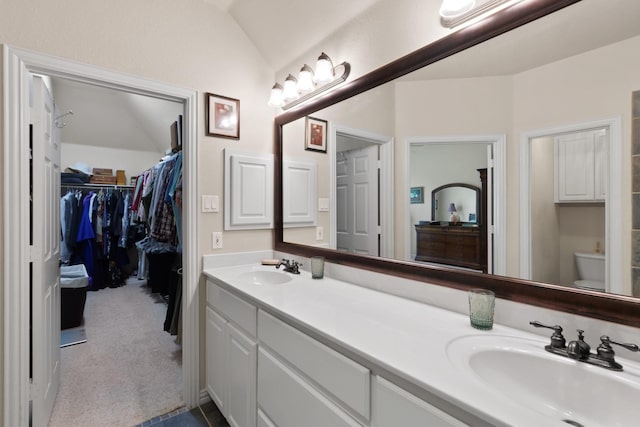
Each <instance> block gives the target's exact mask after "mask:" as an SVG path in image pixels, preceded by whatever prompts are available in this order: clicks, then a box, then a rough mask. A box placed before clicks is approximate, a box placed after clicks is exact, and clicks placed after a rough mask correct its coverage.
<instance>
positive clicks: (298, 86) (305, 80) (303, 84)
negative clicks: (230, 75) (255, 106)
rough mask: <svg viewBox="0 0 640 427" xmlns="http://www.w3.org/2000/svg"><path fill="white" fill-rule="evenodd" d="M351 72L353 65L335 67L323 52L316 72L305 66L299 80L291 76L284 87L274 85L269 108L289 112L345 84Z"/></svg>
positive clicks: (345, 64) (299, 74)
mask: <svg viewBox="0 0 640 427" xmlns="http://www.w3.org/2000/svg"><path fill="white" fill-rule="evenodd" d="M339 72H342V74H339ZM350 72H351V65H350V64H349V63H348V62H343V63H341V64H338V65H336V66H334V65H333V62H332V61H331V58H329V56H328V55H327V54H326V53H324V52H322V54H321V55H320V56H319V57H318V62H317V63H316V68H315V70H314V69H312V68H311V67H310V66H308V65H307V64H304V65H303V66H302V68H300V71H299V72H298V77H297V78H296V77H295V76H293V75H292V74H289V75H288V76H287V78H286V79H285V81H284V85H280V84H279V83H276V84H274V85H273V87H272V88H271V97H270V98H269V106H270V107H280V108H282V109H283V110H288V109H289V108H292V107H294V106H296V105H298V104H301V103H303V102H305V101H307V100H309V99H311V98H313V97H315V96H316V95H318V94H320V93H322V92H325V91H327V90H329V89H331V88H332V87H334V86H336V85H338V84H340V83H342V82H344V81H345V80H347V77H349V73H350Z"/></svg>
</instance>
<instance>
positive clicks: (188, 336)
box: [3, 45, 200, 426]
mask: <svg viewBox="0 0 640 427" xmlns="http://www.w3.org/2000/svg"><path fill="white" fill-rule="evenodd" d="M3 58H4V61H3V63H4V81H3V90H4V104H3V108H4V133H3V138H4V143H3V145H4V165H3V169H4V174H3V191H4V193H3V194H4V198H3V214H4V216H3V218H4V219H3V221H4V223H3V230H4V254H5V261H4V272H3V275H4V277H3V281H4V384H3V396H4V397H3V398H4V417H3V423H4V425H11V426H27V425H28V423H29V378H28V376H29V341H28V340H29V293H28V286H27V284H28V283H29V276H28V265H29V257H28V250H27V245H28V235H29V205H28V200H27V198H26V197H24V195H25V194H28V179H29V175H28V167H27V165H28V158H29V157H28V156H29V153H28V147H29V142H28V132H27V129H28V124H29V116H28V114H26V112H25V111H26V109H27V108H28V105H29V94H28V90H27V88H28V79H29V74H30V73H32V72H36V73H42V74H47V75H52V76H59V77H65V78H69V79H72V80H76V81H81V82H86V83H90V84H94V85H99V86H104V87H110V88H114V89H119V90H124V91H128V92H134V93H139V94H145V95H151V96H155V97H160V98H163V99H169V100H174V101H179V102H183V103H184V108H185V111H184V121H185V122H184V124H185V125H184V131H185V141H186V146H187V147H188V148H187V149H186V150H185V152H184V158H183V167H184V171H183V173H184V176H185V182H186V184H185V192H184V204H183V218H184V220H183V234H184V236H187V237H191V238H186V239H185V242H184V247H183V251H184V252H183V258H184V266H183V272H184V274H183V294H182V295H183V297H182V298H183V300H182V313H183V317H182V320H183V335H182V348H183V352H182V370H183V399H184V401H185V404H186V405H187V406H189V407H192V406H195V405H197V404H198V403H199V401H200V389H199V382H200V372H199V366H200V362H199V356H200V355H199V335H200V333H199V327H200V323H199V306H200V304H199V293H198V282H199V280H198V278H199V270H198V266H199V263H198V262H197V259H196V257H197V253H198V252H197V241H196V240H197V239H196V238H195V236H197V235H198V221H197V219H198V217H197V209H196V207H197V203H196V198H197V194H198V187H197V186H198V180H197V161H196V160H197V159H196V157H197V152H198V145H197V143H198V139H197V104H198V103H197V99H198V95H197V92H195V91H194V90H190V89H183V88H179V87H177V86H172V85H169V84H165V83H161V82H156V81H152V80H147V79H144V78H140V77H136V76H131V75H126V74H123V73H118V72H114V71H109V70H106V69H103V68H99V67H97V66H93V65H88V64H82V63H79V62H74V61H71V60H67V59H62V58H57V57H53V56H49V55H45V54H41V53H37V52H33V51H28V50H23V49H19V48H14V47H12V46H8V45H4V48H3Z"/></svg>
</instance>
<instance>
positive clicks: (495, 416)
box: [204, 264, 625, 427]
mask: <svg viewBox="0 0 640 427" xmlns="http://www.w3.org/2000/svg"><path fill="white" fill-rule="evenodd" d="M251 269H258V270H262V269H264V270H269V271H274V267H268V266H259V265H257V264H251V265H241V266H234V267H224V268H217V269H208V270H204V274H205V275H206V277H207V278H209V279H212V280H213V281H214V282H215V283H218V284H221V285H223V286H226V287H227V288H229V289H231V290H235V291H236V293H237V294H239V295H244V296H248V297H249V298H250V299H252V300H254V301H255V302H256V303H257V304H259V305H260V306H262V307H263V308H265V309H267V310H270V311H271V312H273V313H276V314H280V315H281V316H284V317H285V318H289V319H291V320H293V321H295V322H297V323H299V324H302V325H304V326H305V327H306V328H308V329H310V330H313V331H314V332H315V333H317V334H318V335H320V336H322V337H324V338H325V339H328V340H330V341H332V342H334V343H336V344H337V345H338V346H340V347H343V348H345V349H347V350H349V351H351V352H353V353H355V354H357V355H358V356H360V357H362V358H364V359H366V360H368V361H370V362H371V363H372V364H373V365H375V366H379V367H381V368H383V369H386V370H388V371H389V372H391V373H393V374H394V375H397V376H399V377H401V378H403V379H405V380H406V381H409V382H411V383H413V384H415V385H416V386H418V387H420V388H422V389H424V390H426V391H428V392H430V393H433V394H435V395H437V396H439V397H441V398H443V399H445V400H447V401H450V402H452V403H453V404H454V405H455V406H457V407H459V408H461V409H462V410H464V411H466V412H468V413H470V414H473V415H475V416H477V417H479V418H481V419H484V420H485V421H487V422H488V423H490V424H495V425H505V426H506V425H510V426H513V425H518V426H521V427H524V426H536V427H538V426H541V425H545V426H551V425H558V426H567V425H568V424H566V423H563V422H562V421H560V420H558V422H557V424H555V423H553V424H551V423H550V419H549V418H548V417H546V416H544V415H542V414H541V413H538V412H537V411H533V410H531V409H530V408H528V407H526V406H524V405H522V406H521V405H518V404H517V403H516V402H514V401H513V400H510V399H508V398H506V397H505V396H504V395H503V394H502V393H499V392H494V391H492V390H488V389H487V388H486V386H485V385H484V384H482V383H481V382H480V380H479V379H476V378H474V377H473V375H472V374H471V375H470V374H469V373H463V372H460V371H459V370H458V369H457V368H456V366H454V365H453V364H452V362H451V361H450V359H449V357H448V355H447V349H448V346H449V344H450V343H451V342H453V341H455V340H457V339H459V338H461V337H465V336H478V335H483V336H485V335H486V336H489V335H495V336H509V337H522V338H527V339H528V340H532V341H534V342H538V343H539V345H540V348H544V346H545V345H546V344H548V341H549V340H545V339H542V338H541V337H540V336H538V335H535V334H530V333H527V332H523V331H520V330H516V329H513V328H509V327H505V326H502V325H496V324H494V328H493V330H491V331H479V330H476V329H474V328H472V327H471V326H470V325H469V318H468V316H466V315H463V314H459V313H454V312H451V311H447V310H444V309H441V308H437V307H433V306H430V305H426V304H423V303H419V302H415V301H412V300H409V299H404V298H400V297H396V296H393V295H389V294H385V293H382V292H378V291H374V290H371V289H368V288H364V287H360V286H356V285H351V284H348V283H345V282H341V281H337V280H334V279H331V278H327V277H325V278H324V279H321V280H314V279H311V277H310V273H309V272H307V271H301V274H300V275H299V276H296V275H293V280H292V281H290V282H288V283H285V284H278V285H255V284H251V283H248V282H242V281H239V280H237V276H238V275H239V274H240V273H242V272H246V271H249V270H251ZM464 297H465V298H466V295H465V296H464ZM529 320H536V319H523V322H524V324H523V327H526V324H528V322H529ZM549 335H551V331H549ZM558 357H559V356H558ZM622 363H623V364H624V363H625V362H624V361H622Z"/></svg>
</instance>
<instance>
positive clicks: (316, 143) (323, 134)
mask: <svg viewBox="0 0 640 427" xmlns="http://www.w3.org/2000/svg"><path fill="white" fill-rule="evenodd" d="M305 129H306V132H305V141H304V148H305V150H313V151H322V152H323V153H326V152H327V121H326V120H321V119H315V118H313V117H309V116H307V120H306V125H305Z"/></svg>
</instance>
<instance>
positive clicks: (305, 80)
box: [298, 64, 314, 92]
mask: <svg viewBox="0 0 640 427" xmlns="http://www.w3.org/2000/svg"><path fill="white" fill-rule="evenodd" d="M313 89H314V84H313V70H312V69H311V67H309V66H308V65H307V64H304V66H303V67H302V68H300V72H299V73H298V90H299V91H300V92H311V91H312V90H313Z"/></svg>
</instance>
